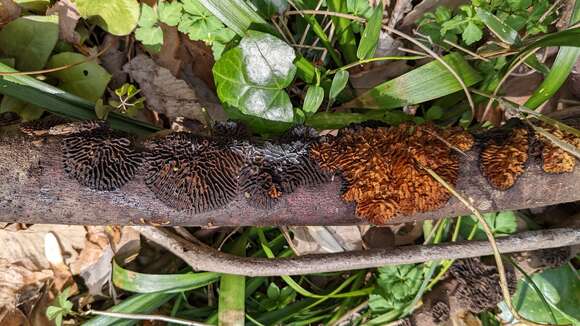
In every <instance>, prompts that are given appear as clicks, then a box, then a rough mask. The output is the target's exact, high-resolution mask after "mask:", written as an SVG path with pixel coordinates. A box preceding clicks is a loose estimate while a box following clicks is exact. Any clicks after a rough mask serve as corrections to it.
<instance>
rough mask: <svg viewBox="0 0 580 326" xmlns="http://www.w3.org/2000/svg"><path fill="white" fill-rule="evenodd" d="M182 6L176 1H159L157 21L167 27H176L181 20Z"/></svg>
mask: <svg viewBox="0 0 580 326" xmlns="http://www.w3.org/2000/svg"><path fill="white" fill-rule="evenodd" d="M182 8H183V6H182V5H181V3H179V2H177V1H172V2H165V1H160V2H159V5H158V8H157V10H158V11H159V20H160V21H161V22H162V23H165V24H167V25H169V26H177V24H178V23H179V21H180V20H181V10H182Z"/></svg>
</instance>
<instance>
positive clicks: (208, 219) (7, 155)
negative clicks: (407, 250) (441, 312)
mask: <svg viewBox="0 0 580 326" xmlns="http://www.w3.org/2000/svg"><path fill="white" fill-rule="evenodd" d="M60 155H61V154H60V149H59V144H58V142H57V141H56V140H54V139H52V140H42V141H40V140H36V141H33V139H31V138H28V137H24V136H0V222H22V223H64V224H125V225H127V224H143V223H158V224H163V225H188V226H193V225H323V224H324V225H340V224H353V223H361V221H360V220H359V219H357V218H356V217H355V216H354V206H353V205H352V204H348V203H345V202H343V201H342V200H341V199H340V197H339V188H340V180H334V181H333V182H331V183H328V184H325V185H320V186H318V187H316V188H302V189H298V190H297V191H296V192H294V193H292V194H289V195H285V196H283V197H282V199H281V201H280V204H279V205H278V207H277V208H275V209H272V210H261V209H256V208H252V207H250V206H248V205H247V204H246V202H245V200H244V198H237V199H236V200H235V201H234V202H232V203H230V204H229V205H228V206H227V207H224V208H222V209H218V210H213V211H209V212H206V213H202V214H190V213H187V212H178V211H175V210H173V209H171V208H168V207H166V206H165V205H163V204H162V203H161V202H160V201H158V200H157V199H156V198H155V196H154V195H153V194H152V193H151V192H150V191H149V189H148V188H147V187H146V186H145V184H144V183H143V181H142V179H141V177H139V176H138V177H137V178H136V179H134V180H132V181H131V182H129V183H128V184H127V185H125V186H124V187H123V188H122V189H121V190H119V191H113V192H99V191H93V190H91V189H88V188H86V187H84V186H81V185H79V184H78V183H77V182H76V181H75V180H72V179H69V178H68V177H66V176H65V175H64V173H63V169H62V163H61V156H60ZM477 157H478V153H477V152H475V151H471V152H469V153H468V157H461V173H460V178H459V181H458V183H457V185H456V188H457V190H458V191H459V192H460V193H462V194H463V195H465V196H466V197H467V198H469V199H470V200H471V201H472V202H473V203H474V205H475V206H476V207H477V208H478V209H480V210H481V211H483V212H490V211H498V210H513V209H522V208H531V207H539V206H546V205H552V204H557V203H564V202H571V201H577V200H580V182H579V181H580V171H579V170H580V169H578V168H577V169H576V170H575V171H574V172H573V173H567V174H560V175H550V174H546V173H544V172H542V171H541V169H540V167H539V166H538V164H537V162H530V164H529V166H528V168H527V170H526V172H525V173H524V174H523V175H522V177H521V178H520V179H519V180H518V181H517V183H516V185H515V186H514V187H513V188H512V189H510V190H508V191H505V192H502V191H497V190H494V189H492V188H491V187H490V186H489V184H488V183H487V181H486V180H485V178H484V177H483V176H482V175H481V173H480V171H479V168H478V165H477ZM463 214H469V210H468V209H467V208H466V207H464V205H462V204H461V203H460V202H459V201H458V200H456V199H454V198H452V199H451V200H450V201H449V202H448V203H447V204H446V205H445V206H444V207H443V208H441V209H438V210H435V211H431V212H427V213H422V214H416V215H414V216H401V217H397V218H395V219H393V220H392V221H391V222H392V223H400V222H407V221H414V220H424V219H436V218H441V217H446V216H457V215H463Z"/></svg>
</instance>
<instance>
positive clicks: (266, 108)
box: [213, 31, 296, 122]
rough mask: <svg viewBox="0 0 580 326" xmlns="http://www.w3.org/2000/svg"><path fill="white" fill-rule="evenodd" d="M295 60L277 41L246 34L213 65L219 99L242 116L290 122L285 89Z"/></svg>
mask: <svg viewBox="0 0 580 326" xmlns="http://www.w3.org/2000/svg"><path fill="white" fill-rule="evenodd" d="M295 57H296V55H295V53H294V50H293V49H292V47H290V46H289V45H288V44H286V43H284V42H283V41H281V40H279V39H277V38H276V37H274V36H272V35H270V34H266V33H262V32H256V31H249V32H248V33H247V36H246V37H244V38H243V39H242V41H241V42H240V45H239V46H238V47H235V48H233V49H231V50H229V51H227V52H226V53H224V54H223V56H222V57H221V59H219V60H218V61H217V62H216V64H215V65H214V68H213V74H214V78H215V81H216V84H217V92H218V96H219V98H220V99H221V100H222V102H224V103H226V104H228V105H231V106H233V107H236V108H238V109H239V110H240V111H241V112H243V113H244V114H248V115H253V116H257V117H261V118H264V119H268V120H274V121H283V122H292V121H293V118H294V112H293V108H292V103H291V102H290V97H289V96H288V94H287V93H286V92H285V91H284V88H285V87H288V86H289V85H290V83H291V82H292V80H293V79H294V75H295V74H296V66H294V63H293V61H294V58H295Z"/></svg>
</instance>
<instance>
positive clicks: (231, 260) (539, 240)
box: [135, 226, 580, 276]
mask: <svg viewBox="0 0 580 326" xmlns="http://www.w3.org/2000/svg"><path fill="white" fill-rule="evenodd" d="M135 228H136V229H137V230H138V231H139V232H140V233H141V234H142V235H143V236H145V237H146V238H148V239H150V240H152V241H154V242H156V243H157V244H159V245H161V246H163V247H165V248H166V249H167V250H169V251H170V252H172V253H173V254H174V255H176V256H178V257H179V258H181V259H183V260H184V261H185V262H186V263H187V264H188V265H190V266H191V267H192V268H193V269H195V270H203V271H210V272H218V273H228V274H237V275H246V276H278V275H299V274H311V273H324V272H336V271H348V270H355V269H364V268H374V267H380V266H384V265H398V264H410V263H419V262H425V261H430V260H440V259H458V258H470V257H479V256H486V255H491V254H492V249H491V246H490V245H489V242H487V241H466V242H460V243H445V244H441V245H428V246H419V245H417V246H406V247H399V248H394V249H380V250H366V251H350V252H343V253H335V254H316V255H305V256H298V257H292V258H280V259H266V258H254V257H238V256H234V255H231V254H227V253H224V252H221V251H217V250H215V249H213V248H210V247H207V246H202V245H198V244H194V243H192V242H189V241H187V240H185V239H183V238H181V237H180V236H178V235H176V234H173V233H169V232H167V230H164V229H162V228H156V227H147V226H140V227H135ZM577 244H580V229H569V228H568V229H564V228H563V229H553V230H542V231H534V232H523V233H520V234H516V235H512V236H509V237H503V238H499V239H497V245H498V248H499V250H500V251H501V252H502V253H511V252H522V251H530V250H537V249H545V248H555V247H564V246H572V245H577Z"/></svg>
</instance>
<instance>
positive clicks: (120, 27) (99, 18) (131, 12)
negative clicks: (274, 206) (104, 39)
mask: <svg viewBox="0 0 580 326" xmlns="http://www.w3.org/2000/svg"><path fill="white" fill-rule="evenodd" d="M75 4H76V6H77V9H78V10H79V12H80V14H81V16H82V17H83V18H86V19H89V20H91V21H93V22H94V23H96V24H97V25H99V26H100V27H101V28H102V29H104V30H105V31H107V32H109V33H111V34H113V35H119V36H123V35H128V34H129V33H131V32H132V31H133V29H134V28H135V26H137V21H138V20H139V3H138V2H137V0H99V1H94V0H76V1H75Z"/></svg>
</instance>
